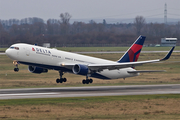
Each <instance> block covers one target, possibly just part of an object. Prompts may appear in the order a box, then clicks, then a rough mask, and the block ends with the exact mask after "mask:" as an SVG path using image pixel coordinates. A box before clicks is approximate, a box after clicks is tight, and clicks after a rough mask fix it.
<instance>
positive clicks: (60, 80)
mask: <svg viewBox="0 0 180 120" xmlns="http://www.w3.org/2000/svg"><path fill="white" fill-rule="evenodd" d="M59 76H60V79H59V78H57V79H56V83H63V82H66V81H67V79H66V78H62V76H63V72H62V71H59Z"/></svg>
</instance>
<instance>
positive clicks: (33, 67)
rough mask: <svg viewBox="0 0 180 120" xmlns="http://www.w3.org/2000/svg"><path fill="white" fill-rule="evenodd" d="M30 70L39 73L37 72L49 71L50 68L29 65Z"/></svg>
mask: <svg viewBox="0 0 180 120" xmlns="http://www.w3.org/2000/svg"><path fill="white" fill-rule="evenodd" d="M28 70H29V71H30V72H32V73H37V74H41V73H47V72H48V69H44V68H40V67H36V66H29V67H28Z"/></svg>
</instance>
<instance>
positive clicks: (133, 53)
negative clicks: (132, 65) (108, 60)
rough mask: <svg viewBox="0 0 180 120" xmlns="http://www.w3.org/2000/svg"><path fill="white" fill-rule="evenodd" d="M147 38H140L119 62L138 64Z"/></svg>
mask: <svg viewBox="0 0 180 120" xmlns="http://www.w3.org/2000/svg"><path fill="white" fill-rule="evenodd" d="M145 38H146V37H145V36H139V37H138V38H137V40H136V41H135V42H134V43H133V44H132V46H131V47H130V48H129V49H128V50H127V51H126V53H125V54H124V55H123V56H122V57H121V58H120V59H119V60H118V61H117V62H119V63H122V62H136V61H137V60H138V57H139V55H140V52H141V49H142V47H143V44H144V41H145Z"/></svg>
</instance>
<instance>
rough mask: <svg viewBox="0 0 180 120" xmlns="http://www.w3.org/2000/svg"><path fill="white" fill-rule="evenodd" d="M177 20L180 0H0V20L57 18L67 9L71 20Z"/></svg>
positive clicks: (179, 14)
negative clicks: (138, 17)
mask: <svg viewBox="0 0 180 120" xmlns="http://www.w3.org/2000/svg"><path fill="white" fill-rule="evenodd" d="M165 3H166V4H167V11H168V18H176V19H179V20H180V0H0V19H2V20H4V19H12V18H15V19H22V18H27V17H39V18H43V19H44V20H47V19H49V18H53V19H59V15H60V13H65V12H68V13H69V14H70V15H72V19H105V18H135V17H136V16H137V15H142V16H144V17H148V18H151V17H156V18H163V17H164V5H165Z"/></svg>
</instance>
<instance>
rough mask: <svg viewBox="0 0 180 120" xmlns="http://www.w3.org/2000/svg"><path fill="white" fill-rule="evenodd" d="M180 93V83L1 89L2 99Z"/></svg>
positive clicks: (0, 96) (0, 97)
mask: <svg viewBox="0 0 180 120" xmlns="http://www.w3.org/2000/svg"><path fill="white" fill-rule="evenodd" d="M150 94H180V85H179V84H167V85H128V86H91V87H56V88H23V89H0V99H24V98H61V97H88V96H122V95H150Z"/></svg>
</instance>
